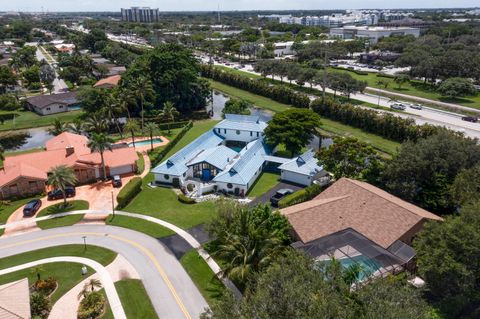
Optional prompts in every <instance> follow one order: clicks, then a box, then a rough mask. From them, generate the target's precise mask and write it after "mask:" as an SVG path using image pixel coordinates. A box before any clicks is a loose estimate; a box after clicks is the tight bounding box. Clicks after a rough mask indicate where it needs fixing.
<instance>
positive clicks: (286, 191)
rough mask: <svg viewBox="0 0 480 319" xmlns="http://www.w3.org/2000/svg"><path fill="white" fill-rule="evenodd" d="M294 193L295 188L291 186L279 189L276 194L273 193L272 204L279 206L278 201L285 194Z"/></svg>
mask: <svg viewBox="0 0 480 319" xmlns="http://www.w3.org/2000/svg"><path fill="white" fill-rule="evenodd" d="M292 193H293V190H292V189H290V188H282V189H279V190H278V191H277V192H276V193H275V195H273V196H272V197H271V198H270V204H272V206H273V207H277V206H278V202H279V201H280V200H281V199H282V198H284V197H285V196H287V195H290V194H292Z"/></svg>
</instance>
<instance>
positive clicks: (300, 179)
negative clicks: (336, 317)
mask: <svg viewBox="0 0 480 319" xmlns="http://www.w3.org/2000/svg"><path fill="white" fill-rule="evenodd" d="M281 178H282V180H284V181H288V182H292V183H295V184H300V185H305V186H309V185H311V184H312V178H311V177H310V176H307V175H303V174H299V173H294V172H290V171H284V170H282V172H281Z"/></svg>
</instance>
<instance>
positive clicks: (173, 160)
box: [152, 130, 223, 176]
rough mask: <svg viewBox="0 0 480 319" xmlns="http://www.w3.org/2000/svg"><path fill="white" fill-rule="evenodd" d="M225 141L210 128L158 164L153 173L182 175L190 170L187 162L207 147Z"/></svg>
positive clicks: (212, 146)
mask: <svg viewBox="0 0 480 319" xmlns="http://www.w3.org/2000/svg"><path fill="white" fill-rule="evenodd" d="M222 141H223V137H221V136H219V135H217V134H216V133H215V132H214V131H213V130H210V131H208V132H206V133H204V134H202V135H200V136H199V137H198V138H197V139H195V140H194V141H193V142H191V143H190V144H188V145H187V146H185V147H184V148H182V149H181V150H180V151H178V152H177V153H175V154H174V155H173V156H172V157H170V158H169V159H167V160H166V161H164V162H163V163H161V164H160V165H158V166H157V167H155V168H154V169H153V170H152V173H157V174H158V173H159V174H169V175H175V176H180V175H182V174H183V173H185V172H186V171H187V170H188V167H187V166H186V163H187V162H189V161H190V160H192V159H193V158H194V157H196V156H197V155H198V154H199V153H201V152H202V151H204V150H205V149H209V148H214V147H216V146H218V145H219V144H220V143H221V142H222Z"/></svg>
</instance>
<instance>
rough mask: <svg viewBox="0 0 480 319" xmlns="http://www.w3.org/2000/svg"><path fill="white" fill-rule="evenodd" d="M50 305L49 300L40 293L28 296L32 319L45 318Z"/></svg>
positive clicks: (50, 307)
mask: <svg viewBox="0 0 480 319" xmlns="http://www.w3.org/2000/svg"><path fill="white" fill-rule="evenodd" d="M51 309H52V305H51V303H50V299H49V298H48V297H47V296H45V295H44V294H42V293H40V292H34V293H32V294H31V295H30V313H31V315H32V318H47V317H48V314H49V313H50V310H51Z"/></svg>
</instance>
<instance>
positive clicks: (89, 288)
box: [77, 278, 102, 299]
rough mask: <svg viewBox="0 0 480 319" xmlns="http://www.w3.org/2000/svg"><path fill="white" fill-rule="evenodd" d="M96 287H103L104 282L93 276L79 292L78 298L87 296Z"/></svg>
mask: <svg viewBox="0 0 480 319" xmlns="http://www.w3.org/2000/svg"><path fill="white" fill-rule="evenodd" d="M95 288H98V289H100V288H102V283H101V282H100V280H98V279H95V278H91V279H90V280H89V281H88V282H86V283H85V284H84V285H83V288H82V290H81V291H80V292H79V293H78V295H77V298H78V299H82V297H83V298H86V297H87V295H88V294H89V293H91V292H94V291H95Z"/></svg>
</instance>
